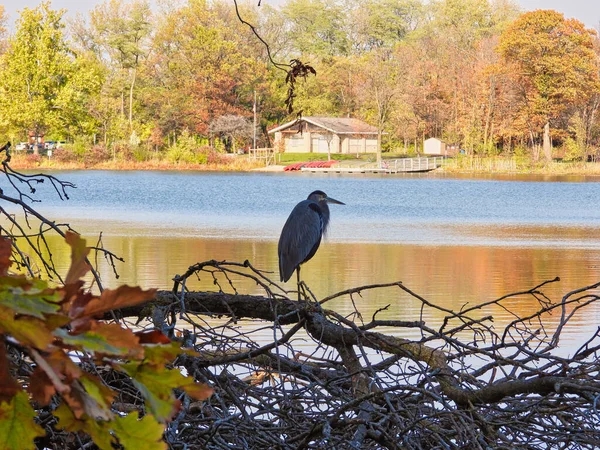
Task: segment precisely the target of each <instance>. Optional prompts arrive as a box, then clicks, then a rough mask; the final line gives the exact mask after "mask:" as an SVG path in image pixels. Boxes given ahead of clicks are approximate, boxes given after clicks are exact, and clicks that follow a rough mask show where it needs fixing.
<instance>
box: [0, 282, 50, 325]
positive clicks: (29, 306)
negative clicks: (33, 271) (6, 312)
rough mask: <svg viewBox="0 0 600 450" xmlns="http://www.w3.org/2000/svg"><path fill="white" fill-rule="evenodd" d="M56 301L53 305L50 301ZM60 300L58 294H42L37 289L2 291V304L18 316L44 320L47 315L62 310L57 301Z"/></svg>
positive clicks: (0, 293) (0, 296)
mask: <svg viewBox="0 0 600 450" xmlns="http://www.w3.org/2000/svg"><path fill="white" fill-rule="evenodd" d="M50 298H51V299H53V300H55V301H54V302H52V303H49V302H48V299H50ZM58 299H60V296H59V294H58V293H54V294H52V295H49V294H48V293H47V292H41V291H39V290H37V289H29V290H27V291H24V290H23V289H21V288H14V289H10V290H2V291H0V303H1V304H2V305H3V306H6V307H7V308H10V309H12V310H13V311H14V312H16V313H18V314H24V315H28V316H33V317H37V318H39V319H43V318H44V316H45V315H46V314H54V313H55V312H57V311H58V310H59V309H60V306H59V305H57V304H56V300H58Z"/></svg>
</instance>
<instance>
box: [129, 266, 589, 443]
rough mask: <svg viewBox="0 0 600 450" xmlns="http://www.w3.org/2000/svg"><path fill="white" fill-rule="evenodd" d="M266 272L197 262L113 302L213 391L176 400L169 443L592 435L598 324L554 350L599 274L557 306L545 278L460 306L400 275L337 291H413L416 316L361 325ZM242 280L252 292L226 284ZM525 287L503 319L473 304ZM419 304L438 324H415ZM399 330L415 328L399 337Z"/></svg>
mask: <svg viewBox="0 0 600 450" xmlns="http://www.w3.org/2000/svg"><path fill="white" fill-rule="evenodd" d="M267 275H268V274H265V273H263V272H261V271H259V270H256V269H255V268H253V267H252V266H251V265H250V264H249V263H248V262H246V263H244V264H240V263H229V262H217V261H208V262H205V263H199V264H196V265H195V266H192V267H190V269H189V270H188V272H186V273H185V274H184V275H182V276H177V277H175V286H174V289H173V291H171V292H168V291H160V292H158V294H157V297H156V301H155V302H154V303H153V304H152V305H151V307H150V306H146V307H144V309H140V308H131V309H127V310H123V311H121V313H122V314H123V315H125V316H138V317H139V318H148V319H150V321H151V322H152V323H153V325H154V326H155V327H158V328H161V329H163V330H164V331H165V332H166V333H168V334H169V335H170V336H173V337H175V338H177V336H179V339H181V340H182V342H183V343H184V344H186V345H188V346H193V347H194V348H195V349H196V350H197V351H198V352H199V353H200V357H190V356H184V357H180V358H179V360H178V361H177V363H176V364H178V365H180V366H182V367H185V368H186V369H187V371H188V373H191V374H193V375H194V376H195V377H196V379H198V380H199V381H202V382H206V383H208V384H210V385H211V386H212V387H214V388H215V390H216V393H215V395H214V396H213V397H212V398H211V399H210V400H209V401H208V402H207V403H204V404H194V403H188V404H187V405H186V408H184V409H183V410H182V413H181V414H180V416H179V418H178V419H177V421H175V422H174V423H173V424H172V427H171V428H173V432H172V433H171V434H170V435H169V442H170V444H171V445H172V446H173V447H174V448H176V447H177V446H178V445H187V446H188V448H215V449H218V448H282V449H302V448H338V449H343V448H392V449H393V448H409V449H431V448H472V449H484V448H527V449H538V448H539V449H542V448H544V449H548V448H596V447H598V446H600V432H598V431H597V430H598V428H599V425H600V416H599V415H598V412H597V404H598V400H599V399H600V372H599V366H598V356H599V355H600V353H599V350H600V338H599V336H598V335H599V333H598V332H596V333H594V334H593V335H592V336H589V339H588V340H587V341H586V342H584V343H583V344H582V345H580V346H579V347H578V348H574V349H573V353H572V356H571V357H563V356H560V355H559V353H560V352H558V351H557V350H558V344H559V342H560V336H561V333H562V331H563V330H564V329H565V327H568V326H569V322H570V321H571V319H572V318H573V317H574V316H575V315H576V314H578V313H580V312H581V311H582V310H583V309H584V308H586V307H588V306H589V305H590V304H591V303H594V302H596V301H598V299H599V297H598V295H597V292H596V289H597V288H598V286H599V285H600V283H598V284H595V285H592V286H588V287H585V288H582V289H579V290H576V291H573V292H569V293H567V294H566V295H565V296H564V297H563V298H562V299H561V301H559V302H557V303H554V302H552V301H550V299H548V298H547V297H546V296H545V295H544V293H543V288H544V287H545V285H547V284H548V283H556V282H558V281H559V280H558V279H555V280H551V281H548V282H545V283H542V284H541V285H539V286H536V287H534V288H533V289H531V290H528V291H524V292H517V293H514V294H511V295H507V296H504V297H501V298H499V299H496V300H494V301H491V302H488V303H486V304H482V305H477V306H473V307H469V308H464V309H462V310H461V311H451V310H449V309H447V308H444V307H443V306H439V305H435V304H433V303H431V302H429V301H427V300H426V299H425V298H422V297H421V296H419V295H418V294H417V293H414V292H412V291H411V290H410V289H409V288H408V287H407V286H405V285H404V284H402V283H400V282H398V283H391V284H389V285H385V286H365V287H361V288H357V289H354V290H350V291H346V292H344V293H340V294H339V295H343V296H349V295H351V294H352V293H355V292H357V291H364V290H367V289H371V288H373V289H397V290H401V291H403V292H404V293H406V294H408V295H410V296H412V297H413V298H415V299H417V300H418V301H419V302H421V305H422V307H421V318H420V320H414V321H403V320H379V319H378V318H377V314H375V315H374V317H373V318H372V320H371V321H370V322H368V323H363V322H355V321H353V320H350V319H349V318H348V317H343V316H341V315H340V314H338V313H336V312H335V311H332V310H327V309H325V308H324V303H326V302H327V301H328V300H329V299H331V298H333V297H335V296H331V297H329V298H327V299H323V300H321V301H320V302H318V301H316V299H314V298H305V301H301V302H298V301H295V300H291V299H292V298H296V295H297V294H296V293H295V292H294V293H288V292H285V291H284V290H283V289H282V288H281V287H280V286H278V285H277V284H276V283H274V282H272V281H271V280H270V279H269V278H268V276H267ZM194 277H198V278H205V277H208V278H209V279H210V280H213V283H214V284H215V286H216V287H217V291H215V292H191V291H189V290H188V289H187V288H186V284H189V283H190V282H191V281H190V278H192V279H193V278H194ZM248 279H250V280H252V281H253V282H255V283H256V285H257V288H258V289H259V290H260V291H261V294H260V295H245V294H241V293H238V292H236V289H235V285H236V283H237V282H239V281H240V280H248ZM304 291H306V292H310V291H309V290H308V289H304ZM288 294H291V295H288ZM523 296H528V297H533V298H535V299H536V300H537V301H538V302H539V310H538V311H537V312H535V313H534V314H531V315H529V316H528V317H519V316H518V315H517V314H516V313H515V314H514V320H513V321H512V322H511V323H509V324H508V325H506V326H505V327H504V328H502V329H499V330H496V329H495V327H494V322H493V317H492V316H490V315H483V314H482V311H483V312H485V311H486V310H487V309H488V307H490V306H495V307H500V308H504V309H506V310H507V311H511V306H510V305H511V303H512V302H513V301H514V300H515V298H522V297H523ZM429 313H434V316H437V317H439V318H440V320H439V323H436V324H435V325H432V324H429V323H426V321H425V320H423V317H426V316H427V317H431V314H429ZM551 315H554V316H558V317H559V319H558V324H557V325H556V326H552V327H550V326H548V325H547V319H548V318H549V317H550V316H551ZM353 317H359V316H358V315H354V316H353ZM407 329H411V334H412V335H414V330H418V333H419V335H420V338H419V339H406V338H403V337H402V335H403V333H404V332H405V331H406V330H407ZM191 443H194V444H193V445H192V444H191ZM196 445H197V447H195V446H196Z"/></svg>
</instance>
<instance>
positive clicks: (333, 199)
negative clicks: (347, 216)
mask: <svg viewBox="0 0 600 450" xmlns="http://www.w3.org/2000/svg"><path fill="white" fill-rule="evenodd" d="M325 201H326V202H327V203H334V204H336V205H345V203H344V202H340V201H339V200H336V199H335V198H331V197H325Z"/></svg>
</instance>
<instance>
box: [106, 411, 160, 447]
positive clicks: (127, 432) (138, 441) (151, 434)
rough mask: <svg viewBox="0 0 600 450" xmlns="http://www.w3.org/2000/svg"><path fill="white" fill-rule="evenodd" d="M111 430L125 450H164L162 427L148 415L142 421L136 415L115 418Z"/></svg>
mask: <svg viewBox="0 0 600 450" xmlns="http://www.w3.org/2000/svg"><path fill="white" fill-rule="evenodd" d="M112 429H113V431H114V432H115V434H116V435H117V438H118V439H119V443H120V444H121V445H122V446H123V447H124V448H125V450H138V449H139V450H164V449H166V448H167V444H166V443H165V442H164V441H163V440H162V435H163V432H164V431H165V427H164V425H162V424H160V423H159V422H158V421H157V420H156V419H155V418H154V417H153V416H151V415H150V414H148V415H146V416H144V417H143V418H142V419H138V418H137V413H131V414H128V415H127V416H125V417H117V418H116V419H115V420H114V421H113V422H112Z"/></svg>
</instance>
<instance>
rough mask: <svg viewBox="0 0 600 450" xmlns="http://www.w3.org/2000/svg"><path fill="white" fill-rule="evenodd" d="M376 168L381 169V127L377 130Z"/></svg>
mask: <svg viewBox="0 0 600 450" xmlns="http://www.w3.org/2000/svg"><path fill="white" fill-rule="evenodd" d="M377 168H378V169H381V128H380V129H379V130H377Z"/></svg>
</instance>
